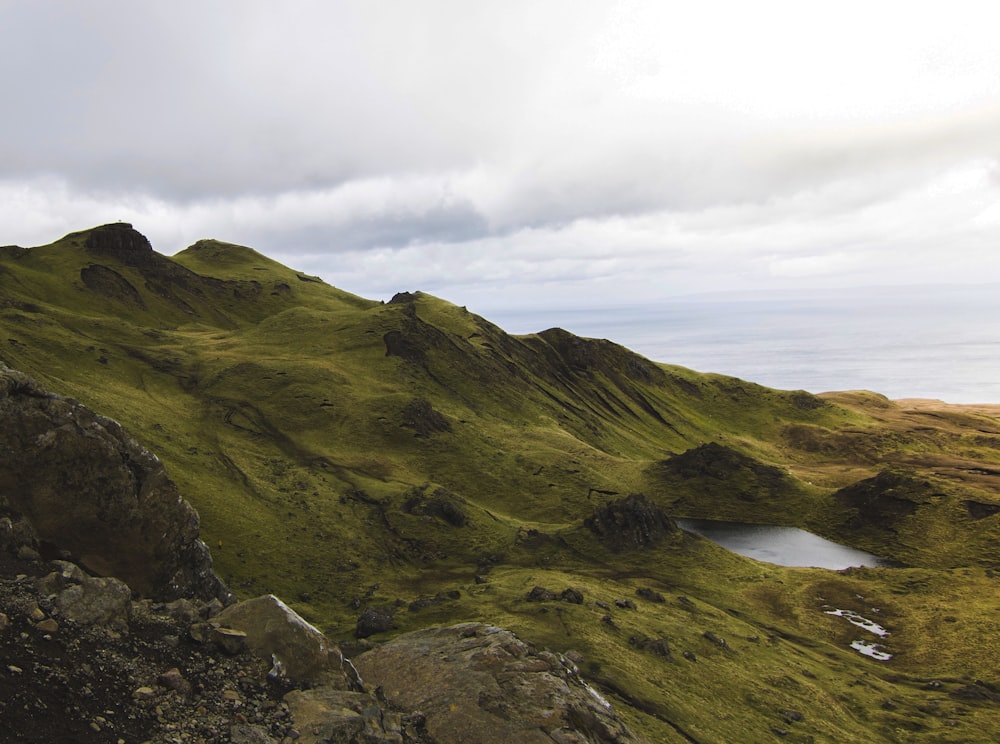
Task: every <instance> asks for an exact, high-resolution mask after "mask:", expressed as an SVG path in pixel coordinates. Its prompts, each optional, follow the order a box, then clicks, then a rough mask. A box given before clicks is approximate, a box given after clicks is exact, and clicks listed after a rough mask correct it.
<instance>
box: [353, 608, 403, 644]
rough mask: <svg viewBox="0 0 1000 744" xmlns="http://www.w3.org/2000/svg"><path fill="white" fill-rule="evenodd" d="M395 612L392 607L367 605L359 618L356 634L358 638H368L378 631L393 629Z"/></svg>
mask: <svg viewBox="0 0 1000 744" xmlns="http://www.w3.org/2000/svg"><path fill="white" fill-rule="evenodd" d="M393 614H394V612H393V609H392V608H391V607H366V608H365V611H364V612H362V613H361V617H359V618H358V622H357V625H356V627H355V629H354V635H355V636H356V637H357V638H367V637H368V636H371V635H375V634H376V633H384V632H385V631H387V630H392V629H393V628H394V627H395V624H394V622H393Z"/></svg>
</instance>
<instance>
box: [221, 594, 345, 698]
mask: <svg viewBox="0 0 1000 744" xmlns="http://www.w3.org/2000/svg"><path fill="white" fill-rule="evenodd" d="M214 622H215V623H216V624H218V625H219V626H222V627H228V628H235V629H236V630H239V631H242V632H243V633H245V634H246V645H247V646H248V647H249V649H250V650H251V651H252V652H253V653H255V654H257V655H258V656H260V657H261V658H263V659H265V660H270V661H271V663H272V668H271V673H272V675H274V676H277V677H284V678H287V679H289V680H291V681H293V682H301V683H307V684H327V685H331V686H333V687H335V688H337V689H347V688H349V687H352V686H360V685H359V683H358V681H357V680H356V673H354V674H353V676H354V677H355V680H354V684H352V680H351V676H350V675H351V673H352V672H353V667H351V666H350V662H348V661H346V660H345V659H344V657H343V656H342V655H341V653H340V649H338V648H337V646H336V645H335V644H333V643H331V642H330V641H329V640H328V639H327V637H326V636H325V635H323V633H322V632H320V631H319V630H318V629H317V628H315V627H313V626H312V625H310V624H309V623H308V622H306V620H304V619H303V618H302V617H301V616H300V615H299V614H298V613H297V612H295V610H293V609H291V608H290V607H289V606H288V605H286V604H285V603H284V602H282V601H281V600H280V599H278V598H277V597H275V596H274V595H273V594H268V595H266V596H263V597H256V598H255V599H250V600H247V601H246V602H240V603H239V604H235V605H232V606H231V607H228V608H226V609H225V610H223V611H222V612H221V613H219V614H218V615H217V616H216V617H215V618H214Z"/></svg>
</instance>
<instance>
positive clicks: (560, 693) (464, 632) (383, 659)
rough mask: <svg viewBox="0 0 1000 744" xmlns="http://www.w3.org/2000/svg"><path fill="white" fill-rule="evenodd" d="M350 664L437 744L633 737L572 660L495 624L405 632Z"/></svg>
mask: <svg viewBox="0 0 1000 744" xmlns="http://www.w3.org/2000/svg"><path fill="white" fill-rule="evenodd" d="M355 663H356V665H357V667H358V671H359V672H360V673H361V676H362V678H363V679H364V680H365V683H366V684H367V685H368V686H369V687H373V686H377V687H379V688H381V690H382V693H383V694H384V696H385V698H386V700H387V701H388V703H389V704H390V705H391V706H393V707H395V708H400V709H403V710H408V711H420V712H421V713H422V714H423V716H424V726H425V728H426V731H427V734H428V735H429V736H430V737H431V738H432V739H433V741H435V742H438V744H467V743H468V742H497V743H498V744H499V742H523V744H535V743H537V744H552V743H553V742H557V743H559V744H570V742H574V743H578V744H584V743H585V742H586V743H589V744H599V743H601V742H608V743H609V744H610V742H621V743H622V744H624V743H626V742H633V741H637V739H636V738H635V737H634V736H633V735H632V733H631V732H630V731H629V730H628V728H627V727H626V726H625V725H624V724H623V723H622V721H621V720H620V719H619V718H618V717H617V715H616V714H615V713H614V711H613V710H612V708H611V705H610V704H609V703H608V702H607V701H606V700H605V699H604V698H603V697H602V696H601V695H600V694H599V693H598V692H597V691H596V690H595V689H594V688H593V687H590V686H589V685H588V684H587V683H586V682H584V681H583V680H582V679H581V678H580V676H579V673H578V671H577V669H576V666H575V665H574V664H573V663H572V662H571V661H569V660H568V659H566V658H565V657H563V656H561V655H559V654H554V653H551V652H548V651H540V650H538V649H535V648H534V647H532V646H531V645H530V644H528V643H525V642H524V641H522V640H520V639H519V638H517V637H516V636H514V635H513V634H512V633H510V632H508V631H505V630H501V629H500V628H495V627H491V626H489V625H482V624H479V623H466V624H462V625H456V626H453V627H450V628H428V629H426V630H422V631H417V632H414V633H407V634H405V635H402V636H399V637H398V638H395V639H393V640H392V641H389V642H388V643H385V644H384V645H381V646H379V647H377V648H375V649H373V650H371V651H368V652H366V653H364V654H362V655H361V656H359V657H357V658H356V659H355Z"/></svg>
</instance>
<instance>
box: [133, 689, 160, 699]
mask: <svg viewBox="0 0 1000 744" xmlns="http://www.w3.org/2000/svg"><path fill="white" fill-rule="evenodd" d="M132 697H134V698H136V699H137V700H149V699H150V698H154V697H156V690H154V689H153V688H152V687H137V688H136V689H135V691H133V693H132Z"/></svg>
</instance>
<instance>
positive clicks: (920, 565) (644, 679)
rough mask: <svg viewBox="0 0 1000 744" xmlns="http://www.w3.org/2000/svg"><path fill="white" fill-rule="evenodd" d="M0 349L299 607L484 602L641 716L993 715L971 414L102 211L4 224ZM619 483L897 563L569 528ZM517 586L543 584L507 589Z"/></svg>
mask: <svg viewBox="0 0 1000 744" xmlns="http://www.w3.org/2000/svg"><path fill="white" fill-rule="evenodd" d="M0 360H2V361H3V362H5V363H6V364H8V365H9V366H11V367H14V368H17V369H20V370H22V371H23V372H26V373H27V374H29V375H31V376H33V377H36V378H38V379H39V380H40V381H42V382H43V383H44V384H45V385H46V386H47V387H48V388H49V389H51V390H53V391H56V392H59V393H61V394H64V395H69V396H72V397H75V398H77V399H78V400H80V401H81V402H83V403H85V404H86V405H88V406H89V407H91V408H93V409H94V410H97V411H100V412H102V413H104V414H106V415H109V416H111V417H113V418H115V419H117V420H119V421H120V422H121V423H123V424H124V425H125V426H126V427H127V428H128V429H129V430H130V431H131V432H132V433H133V434H134V435H135V436H137V437H139V438H140V439H141V440H142V443H143V444H144V445H145V446H147V447H148V448H149V449H151V450H152V451H154V452H156V453H157V455H158V456H159V457H160V458H161V459H162V460H163V462H164V463H165V464H166V466H167V469H168V472H169V473H170V474H171V477H172V478H173V479H174V480H175V481H176V482H177V483H178V485H179V486H180V488H181V491H182V492H183V493H184V495H185V497H186V498H187V499H188V500H189V501H190V502H191V503H192V504H194V505H195V506H196V508H197V509H198V511H199V513H200V515H201V518H202V534H203V537H204V538H205V539H206V541H207V542H208V543H209V545H210V547H211V548H212V553H213V557H214V559H215V563H216V568H217V570H218V572H219V574H220V575H221V576H223V577H224V578H225V579H226V580H227V581H228V582H229V584H230V586H231V588H232V589H233V590H234V591H236V592H237V593H238V594H239V595H241V596H244V597H247V596H252V595H255V594H260V593H263V592H274V593H277V594H279V595H281V596H283V597H287V598H289V599H291V600H294V602H293V604H294V605H295V607H296V609H297V610H299V611H300V612H302V613H303V614H304V615H306V616H307V617H309V618H310V619H311V620H313V621H314V622H315V623H316V624H317V625H320V626H321V627H323V628H324V630H326V631H327V632H328V633H329V634H330V635H331V636H332V637H334V638H339V639H341V640H342V641H348V640H350V639H353V637H354V635H355V623H356V621H357V619H358V617H359V615H360V614H361V613H362V611H363V610H364V609H366V608H369V607H380V608H384V609H385V613H384V614H385V616H389V615H391V616H392V625H393V626H394V628H392V629H389V630H386V631H383V633H382V634H375V635H374V636H373V637H372V640H378V639H379V638H383V637H388V636H389V635H391V634H392V633H393V632H401V631H403V630H412V629H416V628H419V627H423V626H426V625H430V624H444V623H453V622H459V621H466V620H480V621H485V622H490V623H494V624H497V625H500V626H504V627H507V628H510V629H512V630H514V631H516V632H518V633H519V634H520V635H521V636H522V637H523V638H526V639H528V640H531V641H533V642H535V643H537V644H538V645H543V646H549V647H552V648H555V649H558V650H559V651H562V652H564V653H565V652H567V651H575V652H576V653H578V654H579V658H581V660H582V661H581V670H582V672H583V673H584V674H585V675H587V676H588V677H589V678H591V679H593V680H595V681H596V682H597V683H599V685H600V686H601V687H602V688H603V690H604V691H605V692H606V693H607V694H608V695H609V696H610V697H611V698H612V699H613V701H614V702H615V703H616V705H617V707H619V708H620V709H621V710H622V712H623V714H624V715H625V716H626V717H627V718H628V719H629V721H630V723H631V725H633V726H634V727H635V729H636V730H637V731H640V732H643V733H644V734H645V735H646V736H647V737H648V738H649V739H650V740H651V741H699V742H709V741H719V742H729V741H770V740H774V739H776V738H778V737H781V738H783V739H784V740H787V741H913V740H926V741H977V740H983V739H981V738H980V739H977V738H976V737H977V736H981V735H982V732H984V731H989V732H995V733H996V736H993V735H991V736H989V737H987V740H989V739H994V738H997V736H1000V708H998V707H997V706H998V701H1000V688H998V687H996V685H1000V679H998V678H997V676H996V672H995V669H996V668H997V663H998V662H1000V647H998V646H1000V640H998V639H1000V636H998V635H997V633H996V626H995V618H996V616H997V612H998V610H1000V599H998V598H1000V595H998V592H997V589H998V584H997V579H996V578H995V575H994V571H995V570H998V569H1000V566H998V565H997V564H998V563H1000V516H997V515H996V514H997V512H1000V494H998V493H997V483H998V482H1000V414H998V411H997V410H995V409H990V408H988V407H979V408H970V407H955V406H944V405H939V406H928V405H927V404H921V405H916V404H914V405H909V404H907V405H903V404H900V403H894V402H892V401H889V400H887V399H885V398H884V397H882V396H878V395H876V394H873V393H862V392H855V393H841V394H831V395H824V396H820V397H817V396H814V395H811V394H809V393H806V392H803V391H791V392H789V391H778V390H772V389H768V388H764V387H761V386H759V385H755V384H753V383H750V382H745V381H742V380H738V379H734V378H730V377H724V376H720V375H713V374H701V373H697V372H694V371H691V370H688V369H684V368H681V367H676V366H671V365H665V364H658V363H654V362H652V361H649V360H647V359H644V358H642V357H640V356H638V355H637V354H634V353H633V352H631V351H629V350H628V349H625V348H623V347H621V346H619V345H617V344H614V343H612V342H610V341H605V340H595V339H585V338H580V337H577V336H574V335H572V334H570V333H568V332H566V331H563V330H561V329H550V330H546V331H542V332H540V333H537V334H532V335H528V336H511V335H509V334H507V333H505V332H504V331H503V330H502V329H500V328H498V327H497V326H496V325H493V324H492V323H490V322H488V321H487V320H485V319H483V318H481V317H479V316H477V315H474V314H472V313H470V312H468V311H467V310H465V309H464V308H460V307H456V306H455V305H452V304H449V303H448V302H446V301H444V300H441V299H438V298H435V297H432V296H430V295H427V294H423V293H420V292H417V293H414V294H408V293H404V294H399V295H397V296H396V297H394V298H393V299H392V300H391V301H390V302H388V303H382V302H375V301H370V300H365V299H362V298H360V297H356V296H354V295H351V294H349V293H346V292H343V291H341V290H338V289H336V288H334V287H331V286H329V285H327V284H325V283H323V282H322V281H320V280H318V279H316V278H315V277H310V276H306V275H304V274H302V273H300V272H296V271H294V270H292V269H289V268H286V267H284V266H282V265H280V264H278V263H275V262H274V261H271V260H270V259H268V258H266V257H264V256H262V255H260V254H259V253H257V252H255V251H253V250H252V249H250V248H246V247H242V246H237V245H232V244H228V243H223V242H219V241H212V240H203V241H199V242H198V243H196V244H195V245H193V246H191V247H190V248H188V249H186V250H185V251H182V252H181V253H179V254H177V255H176V256H173V257H166V256H162V255H160V254H158V253H156V252H155V251H154V250H153V249H152V247H151V246H150V245H149V243H148V241H147V240H146V239H145V238H144V237H143V236H142V235H140V234H139V233H138V232H136V231H135V230H133V229H132V228H131V226H129V225H126V224H116V225H105V226H102V227H98V228H94V229H92V230H86V231H82V232H79V233H73V234H71V235H67V236H66V237H65V238H63V239H61V240H58V241H56V242H55V243H53V244H51V245H47V246H40V247H36V248H30V249H23V248H17V247H6V248H0ZM633 493H643V494H645V496H646V497H647V499H648V501H649V503H651V504H652V505H653V507H658V508H660V509H662V510H663V511H664V512H665V513H666V514H668V515H670V516H674V517H682V516H687V517H716V518H725V519H732V520H742V521H751V522H764V523H778V524H785V525H789V526H799V527H805V528H809V529H811V530H813V531H814V532H818V533H820V534H822V535H824V536H826V537H829V538H831V539H835V540H837V541H839V542H842V543H846V544H850V545H852V546H855V547H861V548H865V549H868V550H871V551H873V552H876V553H878V554H880V555H883V556H886V557H889V558H894V559H896V560H897V561H899V562H900V563H901V564H903V566H905V567H901V568H893V569H851V570H848V571H841V572H834V571H823V570H819V569H789V568H781V567H777V566H773V565H770V564H764V563H758V562H755V561H752V560H749V559H744V558H740V557H738V556H735V555H733V554H731V553H728V552H727V551H724V550H722V549H721V548H717V547H716V546H714V545H713V544H712V543H710V542H708V541H706V540H703V539H700V538H697V537H694V536H692V535H689V534H686V533H683V532H680V531H676V530H672V529H671V530H668V531H667V533H666V534H665V535H663V536H662V537H661V538H660V539H659V540H652V541H651V542H650V543H649V544H648V545H636V546H633V548H632V549H624V550H619V549H615V547H614V544H613V542H612V543H608V542H607V541H602V540H601V539H600V538H599V536H598V535H596V534H595V533H594V531H593V530H592V529H589V528H588V527H587V526H585V521H586V520H588V518H589V517H591V516H592V515H593V514H594V513H595V511H596V510H598V509H599V508H601V507H604V506H606V505H608V504H609V503H614V502H617V501H618V500H620V499H623V498H624V497H625V496H627V495H629V494H633ZM536 586H541V587H545V588H548V589H550V590H552V592H553V593H554V594H555V595H556V597H557V598H556V599H547V600H543V601H529V600H528V595H529V592H531V590H532V589H533V588H534V587H536ZM567 588H573V589H575V590H577V591H578V592H580V593H581V594H582V598H583V601H582V602H579V603H577V602H575V601H565V600H560V599H558V596H559V595H560V594H561V593H562V592H563V590H565V589H567ZM640 590H641V594H637V591H640ZM566 596H568V597H570V598H571V599H572V596H573V595H566ZM657 598H659V599H657ZM660 600H662V601H660ZM828 606H835V607H837V608H841V609H850V610H854V611H857V612H860V613H861V614H865V613H869V614H870V612H871V610H872V608H875V609H878V610H880V614H879V617H880V618H881V620H880V622H882V623H883V624H884V625H885V626H886V627H888V628H889V629H890V631H891V636H890V637H889V641H888V646H889V647H890V648H891V650H892V652H893V654H894V658H893V660H892V661H891V662H888V663H879V662H877V661H873V660H871V659H868V658H866V657H864V656H861V655H859V654H857V653H855V652H853V651H852V650H851V649H850V648H849V647H848V646H849V643H850V641H851V640H852V639H853V638H854V636H853V635H852V633H853V626H851V625H850V624H849V623H846V622H845V621H844V620H843V619H842V618H839V617H834V616H830V615H827V614H824V611H823V608H824V607H828ZM946 631H947V632H946ZM970 649H975V653H974V654H972V653H969V650H970ZM932 680H934V681H937V682H939V683H940V684H938V685H936V686H934V685H932V686H930V687H928V686H927V683H928V682H930V681H932Z"/></svg>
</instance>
